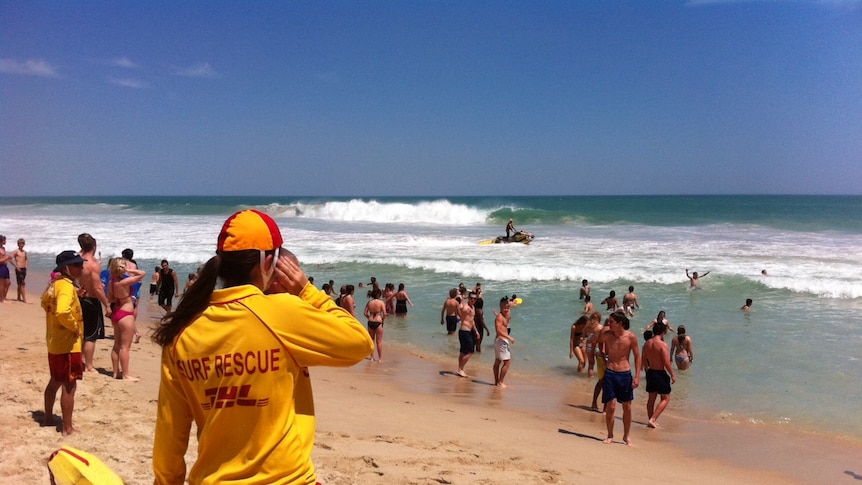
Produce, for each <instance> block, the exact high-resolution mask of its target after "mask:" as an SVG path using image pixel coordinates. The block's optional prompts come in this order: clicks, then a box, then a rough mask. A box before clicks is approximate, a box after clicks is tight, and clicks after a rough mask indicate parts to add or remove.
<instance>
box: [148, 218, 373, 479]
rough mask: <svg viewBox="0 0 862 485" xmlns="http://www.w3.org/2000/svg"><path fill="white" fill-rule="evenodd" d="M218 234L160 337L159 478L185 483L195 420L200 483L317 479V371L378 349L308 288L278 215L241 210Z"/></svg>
mask: <svg viewBox="0 0 862 485" xmlns="http://www.w3.org/2000/svg"><path fill="white" fill-rule="evenodd" d="M217 241H218V242H217V249H216V255H215V256H213V257H212V258H211V259H210V260H209V261H207V263H206V264H205V265H204V267H203V269H202V270H201V272H200V276H199V277H198V281H197V282H196V283H195V284H194V285H192V287H191V288H189V292H188V294H186V297H185V298H183V299H182V300H181V301H180V302H179V305H177V309H176V311H175V312H172V313H169V314H167V315H165V316H164V317H163V318H162V320H161V322H160V323H159V326H158V327H157V328H156V330H155V332H154V334H153V341H154V342H155V343H156V344H158V345H159V346H161V347H162V364H161V381H160V384H159V398H158V411H157V415H156V430H155V440H154V445H153V454H152V456H153V471H154V475H155V480H154V483H155V484H156V485H182V484H183V483H185V481H186V461H185V454H186V450H187V448H188V441H189V434H190V433H191V431H192V424H193V423H194V425H195V427H196V429H197V433H198V435H197V436H198V440H197V442H198V446H197V458H196V460H195V462H194V464H193V465H192V467H191V470H190V471H189V473H188V483H189V484H191V485H200V484H203V483H206V484H216V483H228V482H231V483H240V482H241V483H245V484H256V483H291V484H299V483H302V484H314V483H317V473H316V471H315V469H314V465H313V463H312V461H311V455H312V450H313V448H314V435H315V417H314V398H313V396H312V390H311V379H310V377H309V372H308V367H310V366H331V367H348V366H352V365H355V364H357V363H358V362H361V361H362V360H363V359H365V358H366V357H368V356H369V355H370V354H371V352H372V351H373V343H372V342H371V337H370V336H369V335H368V331H367V330H366V329H365V328H364V327H363V326H362V324H361V323H359V322H358V321H356V319H355V318H353V317H352V316H351V315H350V314H349V313H348V312H347V311H345V310H344V309H343V308H339V307H337V306H336V305H335V303H334V302H333V301H332V299H331V298H329V296H327V295H325V294H323V293H322V292H321V291H319V290H318V289H317V288H315V287H314V285H311V284H309V283H308V279H307V277H306V275H305V273H304V272H303V271H302V269H301V268H300V265H299V261H298V260H297V259H296V257H295V256H294V255H293V254H292V253H291V252H290V251H288V250H287V249H285V248H282V247H281V246H282V243H283V240H282V236H281V232H280V230H279V228H278V226H277V225H276V223H275V221H274V220H273V219H272V218H271V217H269V216H268V215H266V214H264V213H262V212H259V211H256V210H244V211H240V212H238V213H236V214H233V215H232V216H230V217H229V218H228V219H227V221H225V223H224V225H223V227H222V229H221V231H220V233H219V236H218V240H217ZM217 283H220V284H219V289H216V286H217Z"/></svg>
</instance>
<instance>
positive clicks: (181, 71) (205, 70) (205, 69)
mask: <svg viewBox="0 0 862 485" xmlns="http://www.w3.org/2000/svg"><path fill="white" fill-rule="evenodd" d="M174 74H175V75H177V76H184V77H217V76H218V73H217V72H215V69H213V68H212V66H210V64H209V62H202V63H200V64H195V65H193V66H189V67H179V68H175V69H174Z"/></svg>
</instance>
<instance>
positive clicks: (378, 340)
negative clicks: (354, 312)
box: [362, 288, 386, 362]
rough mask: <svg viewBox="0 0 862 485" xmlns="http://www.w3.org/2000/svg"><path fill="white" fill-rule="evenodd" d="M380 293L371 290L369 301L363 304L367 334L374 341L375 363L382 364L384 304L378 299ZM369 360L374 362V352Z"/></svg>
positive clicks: (377, 289)
mask: <svg viewBox="0 0 862 485" xmlns="http://www.w3.org/2000/svg"><path fill="white" fill-rule="evenodd" d="M381 295H382V293H381V292H380V288H374V289H373V290H371V300H368V303H366V304H365V311H363V312H362V313H363V315H365V319H366V321H367V322H368V334H369V335H371V340H373V341H374V348H376V349H377V361H378V362H383V324H384V323H385V321H386V304H385V303H384V302H383V300H381V299H380V297H381ZM371 360H372V361H373V360H374V352H373V351H372V352H371Z"/></svg>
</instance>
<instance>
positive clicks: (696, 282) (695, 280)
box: [685, 269, 709, 288]
mask: <svg viewBox="0 0 862 485" xmlns="http://www.w3.org/2000/svg"><path fill="white" fill-rule="evenodd" d="M708 274H709V271H707V272H706V273H704V274H702V275H699V274H697V271H695V272H694V273H692V274H688V269H686V270H685V276H686V277H688V283H689V288H700V278H703V277H704V276H706V275H708Z"/></svg>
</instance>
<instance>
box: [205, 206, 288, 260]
mask: <svg viewBox="0 0 862 485" xmlns="http://www.w3.org/2000/svg"><path fill="white" fill-rule="evenodd" d="M282 242H283V241H282V239H281V231H279V229H278V224H276V223H275V221H274V220H272V217H269V216H268V215H266V214H264V213H263V212H260V211H258V210H254V209H247V210H243V211H239V212H237V213H236V214H234V215H232V216H230V217H228V218H227V220H226V221H225V222H224V226H222V228H221V232H220V233H219V235H218V248H217V250H218V251H242V250H245V249H257V250H260V251H270V250H272V249H275V248H279V247H281V244H282Z"/></svg>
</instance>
